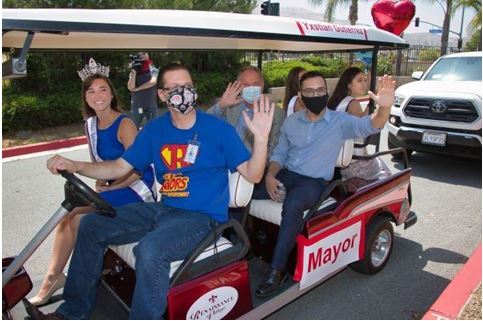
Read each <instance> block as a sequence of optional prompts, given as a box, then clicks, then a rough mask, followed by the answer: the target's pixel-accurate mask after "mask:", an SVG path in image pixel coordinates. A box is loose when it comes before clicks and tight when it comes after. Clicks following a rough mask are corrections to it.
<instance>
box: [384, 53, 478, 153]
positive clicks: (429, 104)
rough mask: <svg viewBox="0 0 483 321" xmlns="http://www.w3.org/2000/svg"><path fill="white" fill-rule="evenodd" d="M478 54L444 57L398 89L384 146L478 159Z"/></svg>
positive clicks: (409, 151) (415, 73)
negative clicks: (386, 142)
mask: <svg viewBox="0 0 483 321" xmlns="http://www.w3.org/2000/svg"><path fill="white" fill-rule="evenodd" d="M481 57H482V53H481V51H480V52H465V53H457V54H450V55H446V56H443V57H441V58H439V59H438V60H436V61H435V62H434V63H433V64H432V65H431V67H430V68H429V69H428V70H427V71H426V72H425V73H424V74H423V72H421V71H416V72H414V73H413V75H412V77H413V78H414V79H416V80H419V81H415V82H411V83H408V84H405V85H403V86H400V87H399V88H398V89H397V90H396V99H395V101H394V105H393V106H392V109H391V116H390V117H389V122H388V123H387V125H386V127H387V129H388V131H389V133H388V147H389V148H395V147H404V148H406V150H407V152H408V156H410V155H411V154H412V152H413V151H421V152H430V153H439V154H448V155H457V156H464V157H471V158H481V118H482V111H481V96H482V87H481Z"/></svg>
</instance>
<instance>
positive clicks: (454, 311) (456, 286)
mask: <svg viewBox="0 0 483 321" xmlns="http://www.w3.org/2000/svg"><path fill="white" fill-rule="evenodd" d="M480 283H481V242H480V245H478V247H477V248H476V250H475V251H474V252H473V254H472V255H471V257H470V258H469V260H468V261H467V262H466V264H465V265H464V266H463V268H462V269H461V270H460V271H459V272H458V274H456V276H455V278H454V279H453V281H451V283H450V284H449V285H448V286H447V287H446V289H445V290H444V291H443V293H441V295H440V297H439V298H438V299H437V300H436V302H434V304H433V305H432V306H431V308H430V309H429V311H428V312H426V314H425V315H424V317H423V318H422V320H443V319H452V320H454V319H456V318H458V316H459V314H460V313H461V311H462V310H463V308H464V307H465V305H466V303H467V302H468V300H469V298H470V296H471V294H472V293H473V291H474V290H475V289H476V288H477V287H478V285H479V284H480Z"/></svg>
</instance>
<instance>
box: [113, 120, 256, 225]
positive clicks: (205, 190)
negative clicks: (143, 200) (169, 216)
mask: <svg viewBox="0 0 483 321" xmlns="http://www.w3.org/2000/svg"><path fill="white" fill-rule="evenodd" d="M195 112H196V122H195V124H194V125H193V127H192V128H190V129H179V128H176V127H175V126H174V125H173V123H172V121H171V114H170V113H166V114H164V115H163V116H161V117H158V118H156V119H154V120H153V121H151V122H150V123H148V124H147V125H146V126H145V127H144V128H143V129H142V130H141V131H140V132H139V134H138V135H137V137H136V140H135V141H134V143H133V144H132V145H131V146H130V147H129V149H128V150H127V151H126V152H125V153H124V154H123V155H122V158H123V159H124V160H126V161H127V162H128V163H129V164H131V165H132V166H133V167H134V168H136V169H140V168H144V167H145V166H146V164H150V163H153V164H154V167H155V172H156V178H157V180H158V182H159V183H160V184H161V185H162V187H161V189H160V193H161V195H162V202H163V203H164V204H165V205H167V206H171V207H175V208H181V209H186V210H189V211H195V212H200V213H203V214H206V215H209V216H210V217H212V218H213V219H214V220H216V221H218V222H224V221H226V220H227V217H228V205H229V191H228V170H231V171H232V172H233V171H236V168H237V167H238V165H240V164H242V163H243V162H245V161H246V160H248V159H249V158H250V153H249V152H248V150H247V149H246V147H245V145H244V144H243V142H242V141H241V139H240V138H239V137H238V135H237V133H236V131H235V129H234V128H233V127H232V126H231V125H230V124H228V123H226V122H224V121H223V120H220V119H217V118H216V117H214V116H211V115H208V114H205V113H203V112H200V111H195ZM190 143H191V144H192V145H197V146H198V154H197V156H196V160H195V162H194V164H191V163H188V162H186V161H185V156H186V152H187V150H188V145H189V144H190Z"/></svg>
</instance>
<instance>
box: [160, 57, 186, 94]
mask: <svg viewBox="0 0 483 321" xmlns="http://www.w3.org/2000/svg"><path fill="white" fill-rule="evenodd" d="M175 70H186V71H187V72H188V73H190V70H189V69H188V67H186V66H185V65H182V64H181V63H179V62H172V63H170V64H167V65H166V66H164V67H163V68H161V70H159V75H158V83H157V86H158V89H163V88H164V74H165V73H167V72H168V71H175Z"/></svg>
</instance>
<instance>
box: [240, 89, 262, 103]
mask: <svg viewBox="0 0 483 321" xmlns="http://www.w3.org/2000/svg"><path fill="white" fill-rule="evenodd" d="M261 94H262V87H260V86H250V87H245V88H243V90H242V97H243V99H244V100H245V101H246V102H247V103H249V104H250V105H251V104H253V103H254V102H255V101H257V100H258V99H260V95H261Z"/></svg>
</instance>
